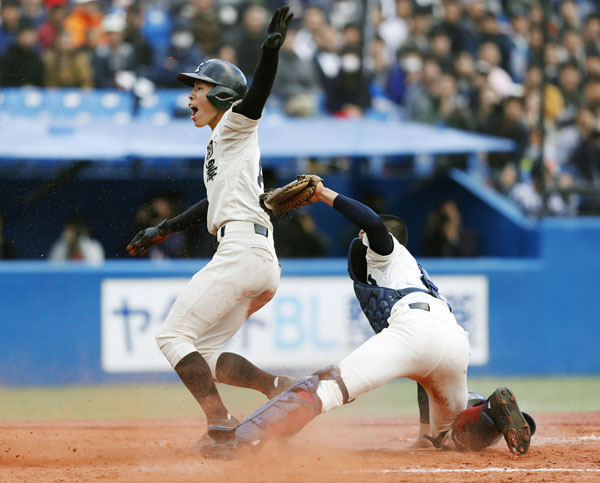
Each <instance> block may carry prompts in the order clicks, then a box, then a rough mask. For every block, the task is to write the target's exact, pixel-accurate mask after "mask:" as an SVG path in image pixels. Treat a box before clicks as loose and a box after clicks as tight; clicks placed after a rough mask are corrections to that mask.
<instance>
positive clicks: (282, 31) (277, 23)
mask: <svg viewBox="0 0 600 483" xmlns="http://www.w3.org/2000/svg"><path fill="white" fill-rule="evenodd" d="M289 11H290V7H288V6H287V5H284V6H283V7H281V8H279V9H277V11H276V12H275V13H274V14H273V18H272V19H271V22H270V23H269V27H268V28H267V38H266V39H265V41H264V42H263V47H267V48H269V49H279V48H280V47H281V46H282V45H283V42H284V41H285V36H286V34H287V29H288V25H289V23H290V20H292V17H293V16H294V14H293V13H290V14H289V15H288V12H289Z"/></svg>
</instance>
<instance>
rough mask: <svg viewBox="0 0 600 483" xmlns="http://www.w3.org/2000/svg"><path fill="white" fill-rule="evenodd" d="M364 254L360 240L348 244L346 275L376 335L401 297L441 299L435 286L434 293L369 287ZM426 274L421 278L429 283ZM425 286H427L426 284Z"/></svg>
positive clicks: (363, 246) (422, 290)
mask: <svg viewBox="0 0 600 483" xmlns="http://www.w3.org/2000/svg"><path fill="white" fill-rule="evenodd" d="M366 252H367V247H366V246H365V245H364V244H363V242H362V240H361V239H360V238H355V239H354V240H353V241H352V243H351V244H350V250H349V251H348V274H349V275H350V278H351V279H352V281H353V282H354V293H355V294H356V298H357V299H358V303H359V304H360V308H361V309H362V311H363V313H364V314H365V316H366V317H367V320H368V321H369V324H371V327H372V328H373V330H374V331H375V333H376V334H378V333H379V332H381V331H382V330H383V329H385V328H386V327H388V326H389V324H388V318H389V316H390V313H391V312H392V307H393V306H394V304H395V303H396V302H398V300H400V299H401V298H402V297H405V296H406V295H408V294H411V293H415V292H423V293H427V294H430V295H433V296H434V297H437V298H441V296H439V295H438V293H437V287H435V286H434V287H435V291H433V290H431V289H430V290H426V289H419V288H414V287H411V288H405V289H398V290H397V289H393V288H387V287H378V286H377V285H369V284H368V283H367V260H366ZM419 268H421V273H423V271H424V270H423V268H422V267H421V266H420V265H419ZM426 273H427V272H425V274H423V278H426V279H427V281H429V276H428V275H426ZM425 285H426V286H428V284H427V283H425ZM431 285H433V284H431Z"/></svg>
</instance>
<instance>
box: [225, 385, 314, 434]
mask: <svg viewBox="0 0 600 483" xmlns="http://www.w3.org/2000/svg"><path fill="white" fill-rule="evenodd" d="M318 386H319V376H316V375H313V376H309V377H305V378H303V379H301V380H300V381H298V382H297V383H296V384H294V385H293V386H291V387H289V388H288V389H286V390H285V391H283V392H282V393H281V394H278V395H277V396H275V397H274V398H273V399H271V400H270V401H269V402H268V403H267V404H265V405H264V406H263V407H261V408H260V409H258V410H257V411H255V412H254V413H253V414H251V415H250V416H248V417H247V418H246V419H245V420H244V421H242V422H241V423H240V424H239V425H238V426H237V428H235V439H236V441H238V442H239V443H251V444H253V445H258V444H259V443H261V442H263V441H264V440H265V439H266V438H267V437H282V436H292V435H293V434H295V433H297V432H298V431H300V430H301V429H302V428H303V427H304V426H305V425H306V424H308V423H309V422H310V421H312V420H313V419H314V418H315V417H316V416H317V415H319V414H320V412H321V401H320V399H319V397H318V396H317V387H318Z"/></svg>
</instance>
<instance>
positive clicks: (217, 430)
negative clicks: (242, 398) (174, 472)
mask: <svg viewBox="0 0 600 483" xmlns="http://www.w3.org/2000/svg"><path fill="white" fill-rule="evenodd" d="M238 424H240V422H239V421H238V420H237V419H236V418H234V417H233V416H231V415H230V414H229V415H228V417H227V418H221V419H217V420H214V421H213V423H212V424H210V425H209V426H208V429H207V430H206V433H204V434H203V435H202V436H201V437H200V439H199V440H198V442H197V443H196V444H195V445H194V446H192V447H191V448H190V449H191V450H192V451H200V452H203V451H205V450H206V449H207V448H212V447H213V446H214V444H215V443H216V442H217V443H220V442H222V441H218V440H222V439H230V438H223V437H220V436H221V435H224V434H225V433H227V432H229V431H232V430H233V429H235V427H236V426H237V425H238ZM232 433H233V431H232Z"/></svg>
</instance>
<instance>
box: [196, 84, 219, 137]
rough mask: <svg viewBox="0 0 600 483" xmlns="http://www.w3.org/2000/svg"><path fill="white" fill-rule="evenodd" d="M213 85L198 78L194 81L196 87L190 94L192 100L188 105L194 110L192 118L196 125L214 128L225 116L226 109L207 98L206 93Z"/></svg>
mask: <svg viewBox="0 0 600 483" xmlns="http://www.w3.org/2000/svg"><path fill="white" fill-rule="evenodd" d="M213 87H214V85H213V84H209V83H208V82H204V81H199V80H197V81H196V82H194V88H193V89H192V92H190V95H189V96H188V99H189V101H190V102H189V103H188V106H189V108H190V109H191V110H192V116H191V119H192V121H193V122H194V126H196V127H204V126H210V127H211V129H214V128H215V126H216V125H217V124H218V123H219V121H220V120H221V117H223V113H224V112H225V111H222V110H220V109H217V108H216V107H215V106H213V105H212V104H211V103H210V101H209V100H208V99H207V98H206V94H208V92H210V90H211V89H212V88H213Z"/></svg>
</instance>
